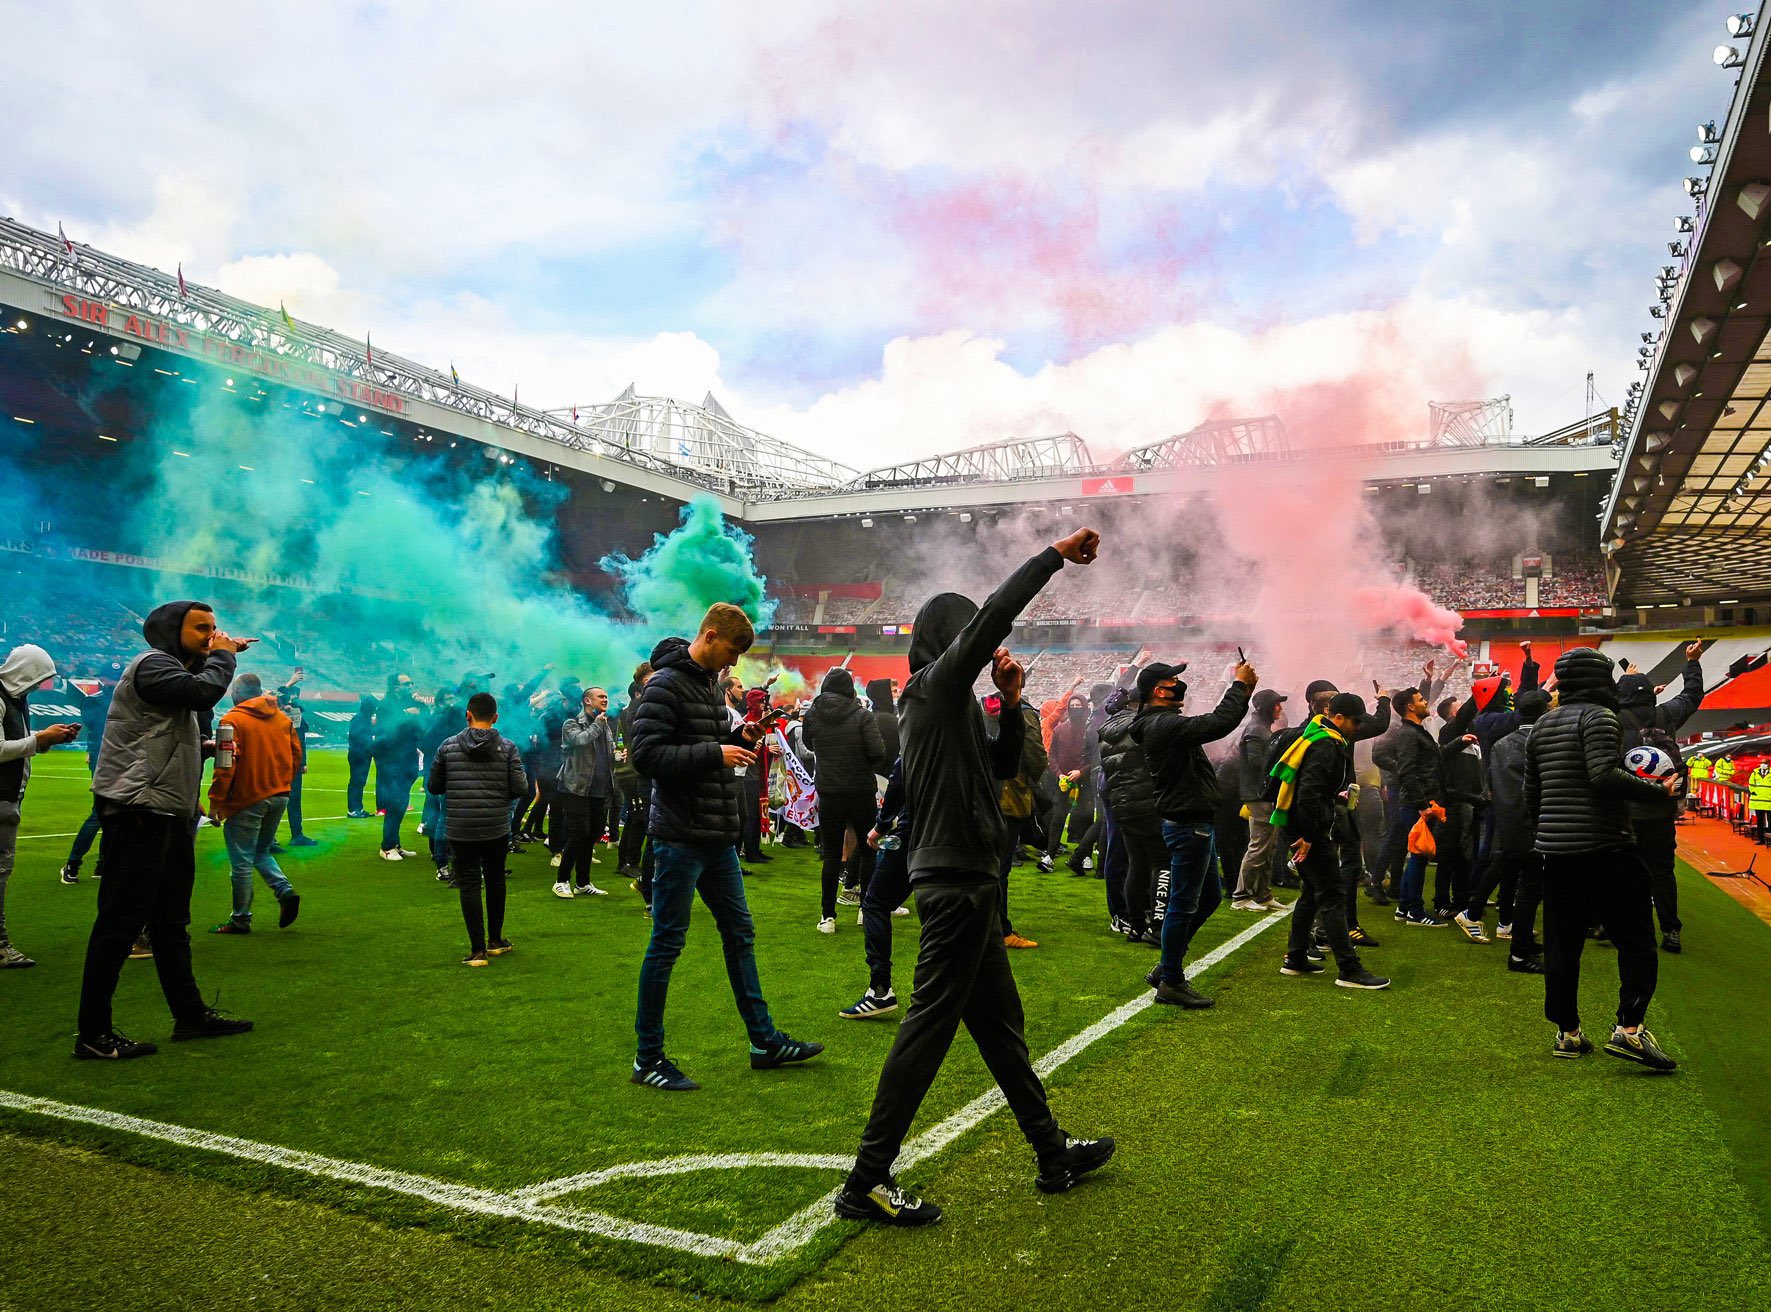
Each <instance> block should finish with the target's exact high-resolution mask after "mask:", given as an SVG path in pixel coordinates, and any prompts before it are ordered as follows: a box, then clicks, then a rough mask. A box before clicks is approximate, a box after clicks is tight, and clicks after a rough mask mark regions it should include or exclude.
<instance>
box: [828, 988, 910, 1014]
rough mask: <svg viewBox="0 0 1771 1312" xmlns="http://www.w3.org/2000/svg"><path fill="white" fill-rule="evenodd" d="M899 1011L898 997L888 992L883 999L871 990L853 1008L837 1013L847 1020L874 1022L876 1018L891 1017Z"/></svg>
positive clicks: (845, 1008)
mask: <svg viewBox="0 0 1771 1312" xmlns="http://www.w3.org/2000/svg"><path fill="white" fill-rule="evenodd" d="M897 1009H898V995H897V994H896V993H893V992H891V991H890V990H887V992H886V995H885V996H884V997H883V998H876V997H874V996H873V990H872V989H871V988H870V989H868V990H867V992H865V993H863V994H862V995H861V1000H860V1001H859V1002H857V1003H855V1005H854V1006H852V1007H844V1008H843V1009H842V1010H841V1011H839V1012H837V1013H836V1014H837V1015H838V1016H841V1017H842V1018H843V1019H845V1020H872V1019H873V1018H874V1017H875V1016H889V1015H891V1014H892V1013H893V1012H894V1011H896V1010H897Z"/></svg>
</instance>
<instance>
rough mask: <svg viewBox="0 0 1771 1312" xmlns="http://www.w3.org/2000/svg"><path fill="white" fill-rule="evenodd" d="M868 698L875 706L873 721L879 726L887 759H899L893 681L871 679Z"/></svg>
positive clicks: (868, 685)
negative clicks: (893, 703) (893, 702)
mask: <svg viewBox="0 0 1771 1312" xmlns="http://www.w3.org/2000/svg"><path fill="white" fill-rule="evenodd" d="M867 700H868V702H869V703H871V704H872V706H873V723H874V724H875V725H877V726H878V727H879V741H880V742H881V743H883V744H884V745H885V750H886V760H887V761H895V760H897V759H898V708H897V707H896V706H894V705H892V681H891V680H890V679H869V680H868V681H867Z"/></svg>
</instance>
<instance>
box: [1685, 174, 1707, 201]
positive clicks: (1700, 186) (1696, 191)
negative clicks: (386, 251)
mask: <svg viewBox="0 0 1771 1312" xmlns="http://www.w3.org/2000/svg"><path fill="white" fill-rule="evenodd" d="M1708 190H1709V183H1708V182H1707V181H1706V180H1705V179H1703V178H1686V179H1685V194H1686V195H1687V196H1693V197H1695V196H1701V195H1703V193H1704V192H1706V191H1708Z"/></svg>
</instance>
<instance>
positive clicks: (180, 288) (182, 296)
mask: <svg viewBox="0 0 1771 1312" xmlns="http://www.w3.org/2000/svg"><path fill="white" fill-rule="evenodd" d="M186 294H187V293H186V290H185V285H184V265H183V264H180V265H179V266H178V299H179V300H181V301H182V300H184V299H185V296H186Z"/></svg>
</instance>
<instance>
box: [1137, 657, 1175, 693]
mask: <svg viewBox="0 0 1771 1312" xmlns="http://www.w3.org/2000/svg"><path fill="white" fill-rule="evenodd" d="M1186 668H1187V662H1186V661H1182V662H1181V663H1180V664H1178V665H1164V664H1163V663H1162V662H1161V661H1157V662H1156V663H1155V664H1154V665H1146V666H1145V667H1144V668H1143V669H1141V670H1139V671H1138V700H1139V701H1141V702H1147V701H1149V700H1150V694H1151V693H1152V692H1154V691H1155V690H1156V685H1157V684H1159V683H1161V682H1162V681H1163V680H1164V679H1172V678H1176V677H1177V676H1178V675H1180V674H1181V673H1182V672H1184V671H1185V670H1186ZM1180 694H1181V696H1182V697H1185V696H1186V695H1187V685H1186V684H1184V683H1183V684H1181V686H1180Z"/></svg>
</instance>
